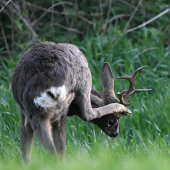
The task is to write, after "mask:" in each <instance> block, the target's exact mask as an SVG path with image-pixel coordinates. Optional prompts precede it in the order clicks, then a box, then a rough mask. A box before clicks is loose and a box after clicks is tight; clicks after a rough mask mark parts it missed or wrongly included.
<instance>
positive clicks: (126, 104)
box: [117, 90, 132, 106]
mask: <svg viewBox="0 0 170 170" xmlns="http://www.w3.org/2000/svg"><path fill="white" fill-rule="evenodd" d="M125 92H126V90H124V91H122V92H121V93H120V92H117V95H118V96H119V100H120V104H123V105H124V106H129V105H131V104H132V102H131V103H125V102H124V99H123V94H124V93H125Z"/></svg>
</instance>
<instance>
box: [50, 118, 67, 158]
mask: <svg viewBox="0 0 170 170" xmlns="http://www.w3.org/2000/svg"><path fill="white" fill-rule="evenodd" d="M52 131H53V140H54V146H55V148H56V150H57V153H58V154H59V156H61V157H64V155H65V150H66V116H65V115H63V116H61V117H60V119H59V120H58V121H56V122H54V123H53V124H52Z"/></svg>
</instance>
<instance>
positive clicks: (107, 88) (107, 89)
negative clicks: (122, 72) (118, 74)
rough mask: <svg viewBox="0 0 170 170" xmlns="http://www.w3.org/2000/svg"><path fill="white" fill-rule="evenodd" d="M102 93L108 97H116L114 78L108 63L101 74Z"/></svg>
mask: <svg viewBox="0 0 170 170" xmlns="http://www.w3.org/2000/svg"><path fill="white" fill-rule="evenodd" d="M101 79H102V91H103V93H104V94H106V95H114V96H115V93H114V77H113V73H112V70H111V68H110V66H109V64H108V63H104V65H103V68H102V73H101Z"/></svg>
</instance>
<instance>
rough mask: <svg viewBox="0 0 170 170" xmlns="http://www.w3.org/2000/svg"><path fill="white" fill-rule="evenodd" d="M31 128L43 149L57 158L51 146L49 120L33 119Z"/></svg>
mask: <svg viewBox="0 0 170 170" xmlns="http://www.w3.org/2000/svg"><path fill="white" fill-rule="evenodd" d="M31 126H32V128H33V131H34V134H35V136H36V138H37V139H38V141H39V142H40V143H41V144H42V145H43V147H44V148H45V149H46V150H47V151H48V152H49V153H51V154H52V155H56V156H57V152H56V149H55V147H54V144H53V139H52V135H51V123H50V120H48V119H47V120H44V119H43V120H42V119H41V118H38V119H37V118H35V117H33V119H32V122H31Z"/></svg>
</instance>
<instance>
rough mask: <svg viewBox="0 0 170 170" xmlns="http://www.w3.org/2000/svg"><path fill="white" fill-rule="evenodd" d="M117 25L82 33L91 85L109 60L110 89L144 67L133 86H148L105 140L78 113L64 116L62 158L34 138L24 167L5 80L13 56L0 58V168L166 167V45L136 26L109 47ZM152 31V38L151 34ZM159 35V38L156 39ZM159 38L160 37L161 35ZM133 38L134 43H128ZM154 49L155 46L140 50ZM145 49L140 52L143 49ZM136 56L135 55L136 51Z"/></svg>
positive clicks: (169, 88) (169, 120)
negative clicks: (112, 80) (112, 78)
mask: <svg viewBox="0 0 170 170" xmlns="http://www.w3.org/2000/svg"><path fill="white" fill-rule="evenodd" d="M119 31H120V30H119V28H116V27H114V28H109V30H108V35H109V36H106V35H105V36H104V35H101V34H97V35H96V36H93V37H90V36H87V37H85V38H84V40H82V41H81V42H77V41H75V42H74V43H75V44H76V45H78V46H79V48H80V49H81V50H82V51H83V53H84V54H85V56H86V57H87V59H88V62H89V67H90V69H91V72H92V75H93V87H94V88H96V89H97V90H99V91H101V80H100V72H101V68H102V65H103V63H104V62H109V64H110V66H111V68H112V71H113V73H114V76H115V92H118V91H122V90H124V89H127V88H128V82H127V81H126V80H116V77H118V76H123V75H131V74H132V73H133V72H134V71H135V69H137V68H138V67H140V66H143V65H145V66H147V67H146V68H145V69H144V70H142V71H141V72H140V73H139V75H138V76H137V78H136V88H152V91H150V92H148V93H142V94H135V95H134V96H133V97H131V99H130V100H131V101H133V104H132V106H130V107H129V108H130V110H131V111H132V112H133V114H132V115H130V116H126V117H123V118H121V121H120V133H119V135H118V137H116V138H115V139H111V138H109V137H108V136H106V135H105V134H103V133H102V132H101V130H100V129H99V128H97V127H96V126H95V125H93V124H91V123H88V122H83V121H82V120H80V119H79V118H78V117H75V116H74V117H69V118H68V119H67V151H66V158H65V161H63V162H62V161H61V162H60V161H57V160H56V159H55V158H51V157H49V155H48V154H47V153H46V151H45V150H44V149H43V148H42V147H41V145H40V144H39V143H38V142H37V141H36V140H35V142H34V147H33V152H32V162H31V164H30V165H28V166H26V165H24V164H23V163H22V161H21V156H20V132H19V131H20V130H19V128H20V119H19V108H18V106H17V104H16V102H15V101H14V99H13V97H12V94H11V87H10V81H11V76H12V70H13V69H14V67H15V65H16V63H17V61H18V59H19V58H18V57H13V58H11V59H4V58H1V60H0V61H1V64H0V77H1V79H0V169H1V170H3V169H17V170H19V169H36V170H37V169H41V170H43V169H56V168H58V169H63V170H64V169H90V168H92V169H121V170H122V169H125V170H126V169H127V170H133V169H161V170H163V169H167V167H169V166H170V133H169V130H170V127H169V125H170V113H169V112H170V104H169V96H170V79H169V77H170V72H169V71H170V70H169V66H170V48H168V47H167V48H165V47H164V45H163V43H162V41H161V40H163V38H164V37H163V36H161V35H160V34H161V33H159V32H158V33H157V34H151V33H152V31H153V30H152V31H151V30H150V29H148V30H147V29H146V28H145V29H141V30H140V31H139V32H138V39H135V38H134V37H135V34H136V33H134V34H132V35H131V37H130V36H129V37H128V36H124V37H122V38H121V39H120V40H119V41H118V42H117V44H116V45H115V46H113V44H114V40H113V38H114V37H113V36H112V35H115V36H118V35H119ZM155 35H156V36H155ZM162 37H163V38H162ZM161 38H162V39H161ZM134 41H135V43H134ZM151 47H156V49H155V50H148V51H147V50H146V49H149V48H151ZM144 50H146V51H144ZM140 54H141V55H140Z"/></svg>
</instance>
